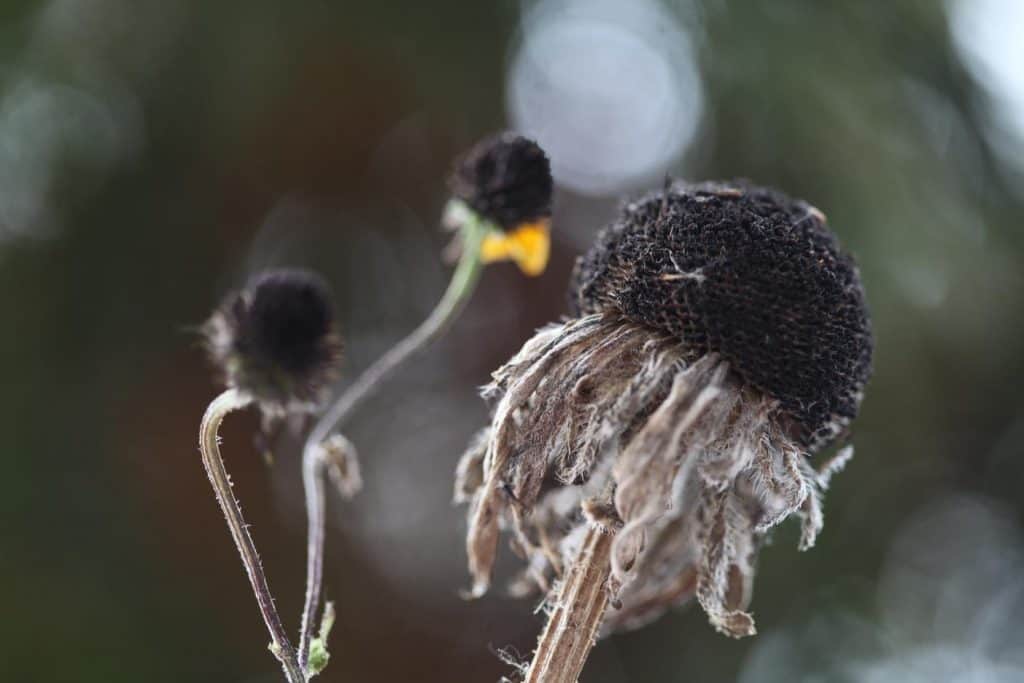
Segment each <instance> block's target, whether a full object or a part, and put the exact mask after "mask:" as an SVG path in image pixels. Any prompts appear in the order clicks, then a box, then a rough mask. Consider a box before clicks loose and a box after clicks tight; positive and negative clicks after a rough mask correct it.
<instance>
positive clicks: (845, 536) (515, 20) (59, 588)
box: [0, 0, 1024, 683]
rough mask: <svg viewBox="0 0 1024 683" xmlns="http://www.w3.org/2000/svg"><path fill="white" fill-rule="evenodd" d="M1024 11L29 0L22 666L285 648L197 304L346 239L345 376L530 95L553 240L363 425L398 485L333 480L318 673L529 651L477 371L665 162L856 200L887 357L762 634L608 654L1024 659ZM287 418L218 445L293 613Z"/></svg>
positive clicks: (527, 123) (23, 210) (20, 21)
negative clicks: (481, 505)
mask: <svg viewBox="0 0 1024 683" xmlns="http://www.w3.org/2000/svg"><path fill="white" fill-rule="evenodd" d="M620 15H621V16H620ZM1021 35H1024V9H1022V8H1021V6H1019V5H1018V4H1017V3H1015V2H1014V1H1013V0H978V1H975V0H959V1H957V2H950V3H941V2H933V1H929V0H901V1H899V2H889V3H840V2H806V1H805V2H800V1H797V0H782V1H778V2H764V3H748V2H743V3H740V2H727V1H725V0H713V1H710V2H706V3H696V2H687V1H685V0H681V1H679V2H674V3H666V4H658V3H657V2H654V1H653V0H651V1H647V0H645V1H644V2H636V3H635V4H634V3H614V2H611V3H609V2H594V3H582V2H572V1H569V0H566V1H558V0H546V1H545V2H543V3H526V4H517V3H514V2H510V1H508V2H498V3H486V2H479V3H475V2H462V1H459V2H455V1H444V0H437V1H435V2H423V3H420V2H402V3H399V2H394V3H342V2H336V3H329V2H308V3H285V2H271V1H269V0H253V1H250V2H245V3H241V2H218V3H213V2H199V1H190V0H179V1H177V2H163V1H160V0H142V1H138V2H130V1H129V0H51V1H49V2H6V3H3V4H2V5H0V60H2V62H0V63H2V68H0V312H2V313H3V320H4V322H5V324H4V327H3V333H2V334H0V360H2V366H0V371H2V374H0V376H2V377H3V380H2V383H0V386H2V387H3V391H2V392H0V415H2V418H0V425H2V427H3V429H2V433H3V435H4V438H3V441H2V443H3V451H2V458H3V460H2V462H3V475H2V476H0V519H2V520H3V522H2V523H0V528H2V529H3V533H2V534H0V539H2V540H0V586H2V588H0V596H2V601H0V604H2V607H0V614H2V619H0V679H2V680H4V681H46V682H51V681H52V682H64V681H76V682H86V681H104V682H110V681H122V680H123V681H129V680H130V681H137V680H144V681H151V682H153V683H160V682H162V681H247V682H257V681H275V680H278V678H279V670H278V669H277V668H276V663H275V662H274V660H273V658H272V657H271V656H270V654H269V653H267V652H266V650H265V647H264V645H265V643H266V641H267V634H266V632H265V630H264V627H263V624H262V623H261V620H260V618H259V615H258V612H257V610H256V607H255V604H254V602H253V599H252V595H251V592H250V589H249V587H248V585H247V583H246V581H245V578H244V574H243V572H242V569H241V567H240V566H239V562H238V558H237V556H236V552H235V549H234V548H233V546H232V545H231V543H230V540H229V537H228V534H227V532H226V530H225V528H224V524H223V521H222V519H221V518H220V514H219V512H218V510H217V507H216V504H215V502H214V500H213V497H212V495H211V491H210V488H209V485H208V483H207V481H206V478H205V475H204V473H203V470H202V467H201V464H200V460H199V454H198V452H197V448H196V434H197V429H198V425H199V419H200V417H201V415H202V412H203V410H204V408H205V406H206V403H207V402H208V401H209V400H210V399H211V398H212V397H213V396H214V395H215V394H216V392H217V391H218V390H219V387H218V386H217V385H216V382H215V381H214V379H213V376H212V373H211V371H210V369H209V367H208V366H207V364H206V362H205V359H204V357H203V354H202V352H201V349H200V348H199V344H198V338H197V335H196V334H195V326H196V325H198V324H200V323H201V322H202V321H203V319H204V318H205V317H206V316H207V315H208V313H209V311H210V310H211V309H212V307H213V306H214V305H215V304H216V303H217V302H218V301H219V299H220V297H221V296H222V295H223V294H224V293H225V292H226V291H228V290H229V289H231V288H232V287H235V286H237V285H239V284H240V283H242V282H244V280H245V278H246V276H247V275H248V274H250V273H252V272H255V271H256V270H258V269H259V268H261V267H265V266H271V265H302V266H307V267H311V268H315V269H317V270H318V271H319V272H321V273H323V274H324V276H325V277H327V278H328V280H329V281H330V282H331V284H332V286H333V289H334V291H335V294H336V301H337V308H338V315H339V317H340V319H341V321H342V323H343V326H344V334H345V338H346V343H347V346H348V351H347V356H346V361H345V376H344V378H343V379H342V382H343V383H344V382H346V381H350V380H351V379H352V378H353V377H354V376H355V375H356V374H357V373H358V372H359V371H360V370H361V369H362V368H364V367H365V366H366V365H367V364H368V363H370V362H371V361H372V360H373V359H374V358H375V357H376V356H377V355H379V354H380V353H381V352H382V351H383V350H384V349H386V348H387V347H388V346H389V345H390V344H391V343H393V342H394V341H396V340H398V339H399V338H400V337H401V336H402V335H403V334H405V333H406V332H407V331H408V330H410V329H411V328H412V327H413V326H414V325H415V324H416V323H418V322H419V321H420V320H421V319H422V318H423V317H424V316H425V315H426V314H427V313H428V312H429V310H430V308H431V307H432V306H433V304H434V303H435V302H436V300H437V299H438V298H439V297H440V295H441V292H442V291H443V289H444V286H445V283H446V280H447V276H448V274H449V269H448V268H447V266H446V265H445V264H444V263H443V262H442V260H441V257H440V253H441V251H442V249H443V247H444V246H445V243H446V240H447V239H448V236H447V235H445V234H444V233H443V232H441V231H440V230H439V228H438V221H439V216H440V212H441V209H442V207H443V206H444V202H445V201H446V189H445V176H446V174H447V171H448V169H449V167H450V164H451V160H452V158H453V157H454V156H455V155H456V154H458V153H459V152H460V151H461V150H462V149H464V148H465V147H466V146H468V145H469V144H471V143H472V142H473V141H474V140H475V139H477V138H478V137H479V136H481V135H483V134H485V133H488V132H491V131H493V130H497V129H501V128H504V127H516V128H520V129H522V130H524V131H525V132H527V133H530V134H535V135H537V136H538V137H539V138H540V141H541V142H542V144H544V145H545V147H546V148H548V150H549V151H550V152H551V155H552V159H553V162H554V165H555V173H556V180H557V181H558V182H559V192H558V195H557V197H556V210H555V217H554V226H555V227H554V251H553V258H552V262H551V264H550V267H549V269H548V270H547V272H546V273H545V274H544V275H543V276H542V277H539V278H537V279H529V280H528V279H526V278H524V277H522V276H521V275H520V274H519V273H518V271H516V269H515V268H514V266H511V265H509V264H501V265H496V266H491V267H488V268H487V270H486V271H485V273H484V277H483V280H482V283H481V286H480V288H479V290H478V291H477V292H476V294H475V296H474V298H473V301H472V303H471V305H470V306H469V308H468V310H467V311H466V313H465V314H464V315H463V317H462V318H461V319H460V320H459V321H458V323H457V324H456V325H455V326H454V328H453V329H452V331H451V332H450V333H449V334H448V336H446V337H445V338H444V339H443V340H442V341H441V342H440V343H438V344H436V345H435V346H433V347H432V348H431V349H430V350H429V351H427V352H426V353H424V354H422V355H421V356H419V357H418V359H417V361H416V362H414V363H412V364H410V365H409V366H407V367H406V368H404V369H403V370H402V372H400V373H399V375H398V376H396V377H395V378H394V379H393V380H392V381H390V382H389V383H388V385H387V386H386V387H385V388H384V389H383V390H382V391H381V392H379V393H378V394H377V395H376V397H375V399H374V400H372V401H370V402H369V403H367V404H365V405H364V406H363V408H362V409H361V410H360V411H359V413H358V414H357V415H355V416H354V417H353V419H352V420H351V421H350V423H349V425H348V426H347V429H346V431H347V434H348V436H349V437H350V438H351V439H352V440H353V441H354V442H355V443H356V444H357V445H358V446H359V448H360V452H361V456H362V461H363V468H364V477H365V479H366V488H365V490H364V491H363V492H362V493H361V494H360V496H358V497H357V498H356V499H355V500H354V501H352V502H351V503H345V502H343V501H341V500H339V499H338V498H337V497H332V498H331V500H330V501H329V514H330V528H329V533H328V541H327V542H328V557H327V568H326V570H327V573H326V590H327V594H328V597H329V598H331V599H333V600H335V601H336V602H337V605H338V609H339V620H338V624H337V626H336V628H335V631H334V633H333V634H332V640H331V645H332V647H331V651H332V654H333V658H332V660H331V664H330V666H329V667H328V669H327V671H326V672H325V674H324V675H323V677H322V680H324V681H360V682H364V681H365V682H371V681H400V680H415V681H493V680H497V678H498V676H499V675H500V674H501V673H502V672H504V671H506V668H505V667H504V666H503V665H502V664H501V663H500V662H499V661H498V659H497V657H496V656H495V654H494V650H495V649H497V648H500V647H505V646H513V647H515V648H516V649H518V651H520V652H521V653H524V654H525V653H528V652H529V651H530V649H531V647H532V644H533V642H534V638H535V635H536V633H537V632H538V631H539V629H540V626H541V618H540V617H539V616H537V615H534V614H533V613H532V612H533V607H534V604H532V603H529V602H519V601H516V600H513V599H511V598H507V597H503V596H502V595H501V594H500V592H496V593H495V594H492V595H489V596H487V597H485V598H484V599H482V600H480V601H477V602H473V603H467V602H464V601H462V600H461V599H460V598H459V596H458V592H459V590H460V589H462V588H465V587H466V586H467V585H468V578H467V574H466V571H465V558H464V553H463V549H462V536H463V534H464V531H465V523H464V515H463V511H462V510H461V509H457V508H454V507H452V506H451V504H450V502H449V501H450V496H451V475H452V471H453V469H454V466H455V462H456V460H457V458H458V456H459V455H460V453H461V449H462V448H463V446H464V445H465V443H466V442H467V441H468V439H469V437H470V436H471V434H472V433H473V432H474V431H475V429H476V428H477V427H478V426H480V425H481V424H483V422H484V420H485V418H486V407H485V405H484V404H483V402H482V401H480V400H479V399H478V398H477V396H476V387H477V386H478V385H481V384H483V383H484V382H485V381H486V380H487V378H488V376H489V373H490V372H491V371H492V370H493V369H495V368H496V367H497V366H498V365H499V364H500V363H501V362H503V361H504V360H505V359H507V358H508V357H509V356H511V355H512V353H514V352H515V351H516V350H517V349H518V348H519V346H520V345H521V344H522V343H523V341H525V340H526V339H527V338H528V337H529V335H530V334H531V332H532V331H533V330H534V329H535V328H536V327H538V326H540V325H542V324H544V323H545V322H548V321H550V320H553V319H556V318H557V317H558V316H559V315H561V314H562V313H563V312H564V289H565V285H566V282H567V279H568V274H569V271H570V269H571V267H572V262H573V259H574V258H575V256H576V255H577V254H579V253H580V251H581V250H583V249H585V248H586V247H587V245H588V244H589V243H590V241H591V240H592V238H593V236H594V234H595V233H596V231H597V230H598V229H599V228H600V227H601V226H602V225H603V224H604V223H606V222H607V221H609V220H610V219H611V218H612V217H613V216H614V215H615V211H616V207H617V205H618V202H619V201H620V199H621V198H622V197H624V196H628V195H629V194H631V193H635V192H637V191H641V190H643V189H645V188H649V187H654V186H657V185H658V184H659V183H660V182H661V177H662V176H663V175H664V174H665V173H671V174H673V175H678V176H681V177H685V178H689V179H695V180H696V179H707V178H722V177H734V176H745V177H749V178H751V179H753V180H755V181H757V182H760V183H765V184H772V185H775V186H778V187H780V188H782V189H784V190H785V191H787V192H789V193H791V194H793V195H796V196H800V197H804V198H806V199H807V200H808V201H810V202H811V203H813V204H814V205H815V206H817V207H819V208H821V209H822V210H823V211H824V212H825V213H826V214H827V215H828V217H829V222H830V224H831V225H832V226H833V228H834V229H835V231H836V232H837V233H838V234H839V236H840V238H841V240H842V241H843V243H844V244H845V245H846V246H847V247H848V248H849V249H850V250H851V251H852V252H853V253H854V254H855V255H856V256H857V258H858V260H859V262H860V265H861V269H862V274H863V277H864V280H865V283H866V287H867V290H868V298H869V301H870V305H871V308H872V312H873V316H874V324H875V330H876V335H877V354H876V372H875V377H874V380H873V381H872V383H871V384H870V386H869V387H868V391H867V398H866V400H865V402H864V405H863V413H862V417H861V419H860V420H859V421H858V422H857V423H856V425H855V430H854V434H855V438H854V443H855V444H856V447H857V455H856V457H855V458H854V460H853V462H852V463H851V465H850V466H849V468H848V469H847V471H846V472H844V473H843V474H842V475H840V476H839V477H837V478H836V480H835V482H834V485H833V489H832V491H831V492H830V495H829V496H828V499H827V502H826V519H827V522H826V526H825V530H824V534H823V536H822V538H821V540H820V541H819V543H818V546H817V547H816V548H814V549H813V550H812V551H811V552H809V553H805V554H800V553H797V552H796V550H795V545H796V530H795V528H793V526H790V525H787V526H786V527H785V528H783V529H782V530H780V531H779V532H778V533H777V534H776V535H775V538H774V540H773V543H772V545H771V546H770V547H768V548H767V549H766V550H765V552H763V553H762V557H761V563H760V569H759V576H758V578H757V582H756V585H755V596H754V603H753V605H752V607H753V610H754V611H755V613H756V616H757V619H758V626H759V630H760V632H761V635H758V636H757V637H755V638H752V639H748V640H745V641H731V640H728V639H725V638H724V637H722V636H719V635H717V634H715V633H714V632H713V630H712V629H711V628H710V627H709V626H708V625H707V623H706V620H705V617H704V615H703V614H702V613H701V612H700V610H699V609H696V608H689V609H685V610H681V611H678V612H676V613H673V614H671V615H669V616H666V617H664V618H662V619H661V620H660V621H658V622H657V623H655V624H654V625H651V626H649V627H647V628H645V629H643V630H641V631H637V632H635V633H631V634H626V635H622V636H616V637H614V638H612V639H610V640H608V641H606V642H602V643H601V644H600V645H599V646H598V647H597V649H596V650H595V652H594V654H593V656H592V659H591V661H590V663H589V665H588V668H587V670H586V671H585V672H584V676H583V679H584V680H585V681H587V682H588V683H589V682H594V683H597V682H599V681H601V682H606V683H612V682H625V681H630V682H635V683H643V682H648V681H649V682H655V681H658V682H662V681H671V680H685V681H689V682H691V683H711V682H719V681H744V682H746V683H754V682H758V683H760V682H766V681H780V682H781V681H872V682H874V681H918V680H920V681H939V680H942V681H945V680H951V681H971V682H972V683H979V682H980V683H987V682H989V681H999V682H1002V681H1007V682H1009V681H1019V680H1024V636H1022V635H1021V634H1022V633H1024V618H1022V617H1021V614H1024V610H1022V608H1024V578H1022V577H1024V541H1022V529H1021V527H1020V522H1021V513H1022V511H1024V501H1022V498H1021V495H1020V491H1021V485H1022V475H1024V472H1022V466H1024V463H1022V459H1021V457H1020V456H1021V455H1022V446H1021V443H1022V440H1024V397H1022V394H1021V390H1020V387H1021V382H1022V380H1024V353H1022V346H1024V345H1022V342H1021V335H1022V331H1024V271H1022V267H1024V230H1022V225H1021V221H1022V218H1024V154H1022V153H1021V150H1022V149H1024V80H1022V78H1024V77H1022V76H1021V74H1024V47H1022V46H1021V40H1020V37H1021ZM257 427H258V420H257V417H256V416H255V415H254V414H252V413H251V412H250V413H245V414H242V415H238V416H232V417H231V418H229V420H228V422H227V424H226V427H225V429H224V430H223V436H224V444H225V445H224V453H225V458H226V460H227V464H228V468H229V470H230V471H231V473H232V475H233V477H234V480H235V483H236V491H237V493H238V495H239V497H240V499H241V501H242V504H243V507H244V511H245V513H246V516H247V521H248V522H249V523H250V524H251V525H252V528H253V533H254V537H255V540H256V544H257V546H258V548H259V549H260V551H261V554H262V556H263V559H264V565H265V567H266V569H267V572H268V575H269V578H270V582H271V586H272V588H273V590H274V592H275V594H276V597H277V600H278V605H279V608H280V609H281V611H282V615H283V616H284V617H285V618H286V620H287V622H288V624H289V627H290V632H292V633H294V632H295V630H297V621H298V614H299V610H300V607H301V601H302V586H303V572H304V543H305V541H304V534H305V517H304V512H303V508H302V499H301V495H302V494H301V484H300V480H299V472H298V469H299V462H298V455H299V454H298V452H297V445H296V444H295V443H294V441H290V440H288V439H284V440H283V441H282V442H281V443H279V444H277V448H276V454H277V459H276V462H275V464H274V466H273V467H270V468H268V467H267V466H266V465H265V464H264V462H263V461H262V460H261V458H260V457H259V454H258V453H257V451H256V449H255V448H254V446H253V443H252V434H253V432H254V431H255V430H256V429H257Z"/></svg>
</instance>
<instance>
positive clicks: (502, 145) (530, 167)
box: [447, 132, 554, 275]
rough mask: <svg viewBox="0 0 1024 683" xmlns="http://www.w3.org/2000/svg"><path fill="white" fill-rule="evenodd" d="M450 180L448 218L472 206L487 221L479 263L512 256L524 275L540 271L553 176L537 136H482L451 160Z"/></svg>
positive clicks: (543, 263) (458, 218)
mask: <svg viewBox="0 0 1024 683" xmlns="http://www.w3.org/2000/svg"><path fill="white" fill-rule="evenodd" d="M449 186H450V188H451V192H452V197H453V203H452V205H451V206H450V207H449V209H448V211H447V213H448V215H449V218H448V221H449V222H454V223H458V222H460V221H461V220H463V219H462V216H461V214H463V213H464V212H466V211H472V212H473V213H475V214H476V216H478V217H479V218H480V219H482V220H483V221H486V222H487V223H489V224H490V226H491V230H490V231H489V234H488V235H487V237H486V238H485V239H484V241H483V244H482V245H481V252H480V255H481V258H482V260H483V261H484V263H491V262H494V261H504V260H512V261H515V262H516V264H517V265H519V267H520V269H522V271H523V272H524V273H526V274H527V275H539V274H540V273H542V272H543V271H544V268H545V266H546V265H547V261H548V255H549V253H550V236H549V235H550V225H551V198H552V193H553V190H554V181H553V180H552V177H551V164H550V162H549V161H548V157H547V155H546V154H545V153H544V150H543V149H541V148H540V146H539V145H538V144H537V143H536V142H534V141H533V140H530V139H527V138H524V137H522V136H521V135H516V134H515V133H511V132H504V133H498V134H495V135H491V136H490V137H487V138H484V139H483V140H481V141H480V142H478V143H477V144H476V145H474V146H473V147H472V148H470V149H469V151H468V152H466V153H465V154H464V155H463V156H462V158H461V159H460V160H459V161H458V162H457V163H456V166H455V170H454V171H453V173H452V175H451V177H450V179H449Z"/></svg>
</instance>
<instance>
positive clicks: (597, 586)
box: [523, 524, 614, 683]
mask: <svg viewBox="0 0 1024 683" xmlns="http://www.w3.org/2000/svg"><path fill="white" fill-rule="evenodd" d="M613 539H614V533H613V532H610V531H607V530H604V529H601V528H599V527H598V526H597V525H595V524H591V525H590V527H589V528H588V529H587V534H586V536H585V537H584V539H583V543H582V545H581V546H580V549H579V553H578V554H577V555H576V559H575V561H574V562H573V564H572V566H571V567H570V568H569V573H568V574H567V575H566V577H565V578H564V579H563V580H562V585H561V586H560V587H559V590H558V598H557V602H556V604H555V608H554V611H553V612H551V614H550V616H549V617H548V623H547V625H546V626H545V627H544V632H543V633H542V634H541V636H540V640H539V641H538V642H537V649H536V650H535V651H534V653H533V661H532V662H531V663H530V668H529V669H527V671H526V674H525V678H524V679H523V683H576V681H577V680H579V677H580V673H581V672H582V671H583V665H584V664H585V663H586V661H587V656H588V655H589V654H590V650H591V648H593V646H594V641H595V639H596V638H597V631H598V629H599V628H600V626H601V620H602V619H603V618H604V612H605V609H607V607H608V599H609V589H608V579H609V577H610V576H611V568H612V565H611V549H612V540H613Z"/></svg>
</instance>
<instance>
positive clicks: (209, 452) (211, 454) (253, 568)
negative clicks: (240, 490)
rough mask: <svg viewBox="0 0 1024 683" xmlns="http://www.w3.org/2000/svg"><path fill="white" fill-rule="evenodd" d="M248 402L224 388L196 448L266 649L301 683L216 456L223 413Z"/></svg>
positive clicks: (253, 548)
mask: <svg viewBox="0 0 1024 683" xmlns="http://www.w3.org/2000/svg"><path fill="white" fill-rule="evenodd" d="M251 402H252V399H251V398H250V397H249V396H246V395H244V394H242V393H239V392H238V391H237V390H236V389H228V390H227V391H225V392H224V393H223V394H221V395H220V396H218V397H217V398H215V399H214V400H213V402H212V403H210V406H209V407H208V408H207V409H206V414H205V415H203V422H202V424H201V426H200V427H199V450H200V451H201V452H202V455H203V465H204V466H205V467H206V474H207V476H209V478H210V484H212V485H213V492H214V493H215V494H216V496H217V502H218V503H220V509H221V512H223V513H224V519H225V520H226V521H227V523H228V528H229V529H230V530H231V537H232V538H233V539H234V541H235V546H236V547H237V548H238V554H239V555H241V557H242V564H243V565H244V566H245V572H246V574H248V575H249V583H250V584H252V590H253V592H254V593H255V594H256V602H257V603H258V604H259V608H260V614H262V615H263V621H264V622H265V623H266V625H267V630H268V631H269V632H270V639H271V643H270V651H271V652H273V653H274V656H275V657H277V659H278V660H279V661H280V662H281V666H282V667H283V668H284V674H285V677H286V678H287V680H288V683H304V682H305V680H306V679H305V676H304V675H303V673H302V669H301V668H300V666H299V659H298V656H297V654H296V652H295V648H294V647H292V644H291V642H289V640H288V636H287V634H286V633H285V630H284V626H283V625H282V623H281V617H280V615H278V613H277V608H276V607H274V598H273V597H272V596H271V594H270V587H269V586H268V585H267V577H266V574H264V573H263V565H262V564H260V558H259V555H258V554H257V553H256V546H255V545H254V544H253V541H252V536H250V535H249V529H248V527H247V526H246V524H245V520H244V519H243V518H242V509H241V508H240V507H239V505H238V499H237V498H235V494H234V492H233V491H232V490H231V480H230V479H229V477H228V473H227V470H226V469H225V468H224V460H223V459H222V458H221V456H220V446H219V444H218V442H219V440H220V437H219V436H218V435H217V432H218V430H219V429H220V425H221V422H223V421H224V417H225V416H226V415H227V414H228V413H230V412H232V411H234V410H239V409H241V408H244V407H245V406H247V405H249V404H250V403H251Z"/></svg>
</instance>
